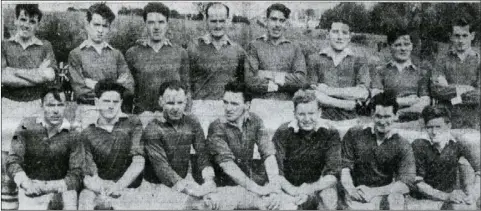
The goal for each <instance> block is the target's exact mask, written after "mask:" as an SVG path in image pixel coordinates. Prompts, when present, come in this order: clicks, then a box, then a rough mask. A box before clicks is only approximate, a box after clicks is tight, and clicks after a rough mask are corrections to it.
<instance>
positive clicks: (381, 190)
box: [373, 181, 409, 196]
mask: <svg viewBox="0 0 481 211" xmlns="http://www.w3.org/2000/svg"><path fill="white" fill-rule="evenodd" d="M373 189H374V191H373V192H374V193H376V195H377V196H384V195H389V194H391V193H400V194H406V193H409V188H408V186H407V185H406V184H404V183H403V182H400V181H397V182H394V183H391V184H389V185H385V186H381V187H373Z"/></svg>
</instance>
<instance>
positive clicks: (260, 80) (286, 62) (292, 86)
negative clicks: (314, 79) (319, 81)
mask: <svg viewBox="0 0 481 211" xmlns="http://www.w3.org/2000/svg"><path fill="white" fill-rule="evenodd" d="M290 13H291V10H290V9H289V8H287V7H286V6H285V5H283V4H272V5H271V6H269V7H268V8H267V14H266V27H267V34H265V35H263V36H261V37H259V38H257V39H256V40H254V41H252V42H251V43H250V44H249V45H248V47H247V54H248V58H249V63H250V65H249V68H246V73H245V77H246V83H247V85H248V87H249V88H250V89H251V91H252V92H254V93H256V94H257V95H256V97H259V98H262V99H275V100H291V99H292V96H293V94H294V92H296V91H297V90H298V89H299V88H301V87H302V86H303V85H304V84H305V83H306V63H305V60H304V55H303V54H302V51H301V48H300V47H299V45H298V44H297V43H294V42H293V41H291V40H288V39H286V37H285V36H284V32H285V31H286V28H287V24H288V20H289V15H290Z"/></svg>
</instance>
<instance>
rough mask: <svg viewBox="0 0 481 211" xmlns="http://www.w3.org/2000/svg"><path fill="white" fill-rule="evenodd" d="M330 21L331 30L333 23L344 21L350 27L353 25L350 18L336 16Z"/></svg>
mask: <svg viewBox="0 0 481 211" xmlns="http://www.w3.org/2000/svg"><path fill="white" fill-rule="evenodd" d="M328 23H329V30H330V29H331V27H332V24H333V23H343V24H346V25H348V26H349V28H350V27H351V23H350V22H349V20H347V19H345V18H342V17H335V18H333V19H331V20H330V21H329V22H328Z"/></svg>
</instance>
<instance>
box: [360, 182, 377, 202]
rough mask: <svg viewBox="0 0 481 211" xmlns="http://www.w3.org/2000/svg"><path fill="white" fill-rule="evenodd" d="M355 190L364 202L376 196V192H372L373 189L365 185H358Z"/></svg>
mask: <svg viewBox="0 0 481 211" xmlns="http://www.w3.org/2000/svg"><path fill="white" fill-rule="evenodd" d="M357 190H358V192H359V195H361V197H362V199H364V201H365V202H370V201H371V200H372V199H373V198H374V197H375V196H376V194H374V192H373V189H372V188H370V187H367V186H365V185H360V186H358V187H357Z"/></svg>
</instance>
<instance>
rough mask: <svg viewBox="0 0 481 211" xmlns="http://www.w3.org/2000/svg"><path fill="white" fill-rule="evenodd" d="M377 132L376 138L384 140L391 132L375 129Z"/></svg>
mask: <svg viewBox="0 0 481 211" xmlns="http://www.w3.org/2000/svg"><path fill="white" fill-rule="evenodd" d="M375 133H376V140H378V141H384V140H385V139H386V137H387V136H388V134H389V132H385V133H383V132H379V131H375Z"/></svg>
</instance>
